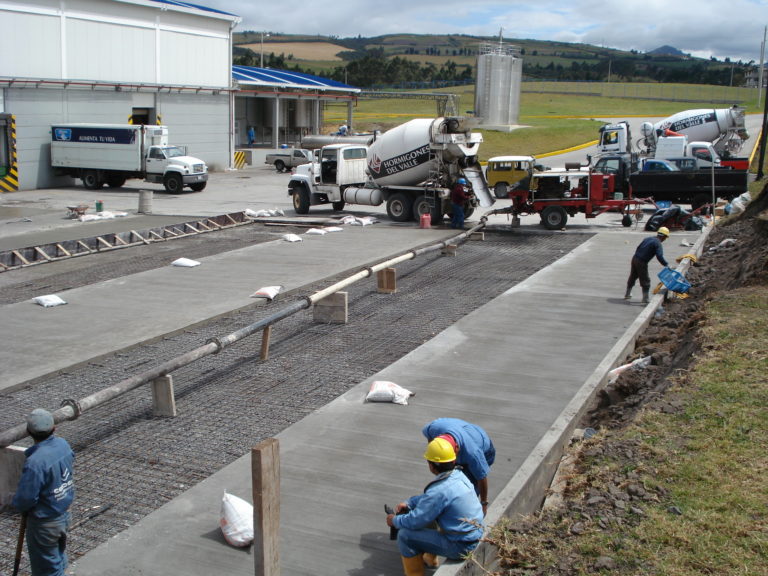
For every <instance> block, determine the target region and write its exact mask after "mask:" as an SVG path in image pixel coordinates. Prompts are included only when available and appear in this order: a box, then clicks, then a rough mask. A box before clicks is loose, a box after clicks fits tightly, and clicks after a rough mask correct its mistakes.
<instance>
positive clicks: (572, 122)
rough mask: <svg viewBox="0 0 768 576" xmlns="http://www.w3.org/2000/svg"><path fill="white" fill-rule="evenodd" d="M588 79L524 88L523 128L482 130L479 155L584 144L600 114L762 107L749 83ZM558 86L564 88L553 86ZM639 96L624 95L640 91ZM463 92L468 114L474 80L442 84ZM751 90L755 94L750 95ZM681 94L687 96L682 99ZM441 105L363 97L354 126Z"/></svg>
mask: <svg viewBox="0 0 768 576" xmlns="http://www.w3.org/2000/svg"><path fill="white" fill-rule="evenodd" d="M579 84H581V85H582V86H583V83H575V82H574V83H550V82H546V83H541V85H539V86H537V88H538V89H539V90H540V91H537V92H529V91H526V89H525V88H524V90H523V92H522V94H521V97H520V116H519V123H520V125H521V127H520V128H518V129H516V130H514V131H512V132H509V133H505V132H495V131H488V130H480V132H482V134H483V140H484V142H483V145H482V146H481V149H480V160H481V161H485V160H487V159H488V158H491V157H493V156H499V155H504V154H515V155H517V154H524V155H528V154H530V155H534V156H536V155H542V154H545V153H547V152H552V151H554V150H562V149H565V148H570V147H573V146H579V145H583V144H585V143H587V142H590V141H592V140H595V139H596V138H597V130H598V128H599V127H600V126H601V125H602V124H603V122H601V121H599V120H595V118H628V117H632V116H669V115H671V114H674V113H676V112H679V111H681V110H686V109H689V108H723V107H726V106H729V105H731V104H732V103H734V102H732V101H731V102H729V101H728V100H727V98H728V97H729V96H739V97H740V98H741V100H740V101H741V102H743V105H744V106H746V108H747V112H750V113H755V112H760V110H759V109H758V107H757V93H756V92H755V91H752V93H751V94H750V92H746V91H745V89H738V90H739V91H738V92H734V89H729V88H727V87H721V86H691V85H681V84H640V85H638V84H629V85H624V84H621V83H616V84H613V85H611V84H609V85H608V88H605V89H604V90H603V91H604V93H605V95H602V94H601V95H589V94H585V93H579V92H577V91H576V90H577V89H578V86H577V85H579ZM554 88H557V89H559V90H561V92H554V91H551V90H553V89H554ZM638 91H641V94H640V96H641V97H636V98H629V97H625V96H624V95H625V94H627V92H629V93H630V94H637V93H638ZM441 92H443V93H448V92H450V93H453V94H458V95H459V98H460V101H459V102H460V103H459V111H460V113H461V114H465V113H466V112H467V111H471V110H472V109H473V108H474V86H462V87H459V88H450V89H445V90H442V91H441ZM694 95H698V96H699V97H700V98H701V97H705V98H706V97H709V99H708V100H706V99H705V100H701V99H699V100H697V101H695V102H691V101H689V100H688V98H686V97H693V96H694ZM750 96H751V98H749V97H750ZM681 98H682V99H681ZM436 115H437V106H436V104H435V102H433V101H430V100H408V99H395V98H393V99H386V100H366V99H364V98H361V99H360V100H359V101H358V102H357V105H356V106H355V108H354V112H353V128H354V130H356V131H359V132H368V131H371V130H387V129H389V128H392V127H394V126H397V125H399V124H402V123H403V122H406V121H408V120H410V119H412V118H424V117H434V116H436ZM325 120H326V127H325V130H324V131H325V132H330V131H333V130H335V129H336V127H337V126H338V125H339V124H342V123H344V122H345V121H346V107H345V106H341V105H339V106H329V107H328V108H327V109H326V110H325Z"/></svg>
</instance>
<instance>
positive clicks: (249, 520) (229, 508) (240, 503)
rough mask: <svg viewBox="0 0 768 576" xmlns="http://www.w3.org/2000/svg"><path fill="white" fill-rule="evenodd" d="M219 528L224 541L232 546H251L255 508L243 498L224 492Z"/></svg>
mask: <svg viewBox="0 0 768 576" xmlns="http://www.w3.org/2000/svg"><path fill="white" fill-rule="evenodd" d="M219 526H220V527H221V532H222V533H223V534H224V539H225V540H226V541H227V542H228V543H229V544H231V545H232V546H237V547H239V548H242V547H244V546H250V544H251V542H253V506H251V505H250V504H249V503H248V502H246V501H245V500H243V499H242V498H238V497H237V496H233V495H232V494H227V493H226V492H224V497H223V498H222V499H221V515H220V517H219Z"/></svg>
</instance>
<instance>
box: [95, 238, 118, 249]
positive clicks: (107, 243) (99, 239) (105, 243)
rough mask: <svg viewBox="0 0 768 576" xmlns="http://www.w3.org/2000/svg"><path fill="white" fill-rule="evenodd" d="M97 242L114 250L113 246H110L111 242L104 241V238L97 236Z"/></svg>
mask: <svg viewBox="0 0 768 576" xmlns="http://www.w3.org/2000/svg"><path fill="white" fill-rule="evenodd" d="M96 241H97V242H99V243H100V244H103V245H104V246H106V247H107V248H114V246H112V244H110V243H109V242H107V241H106V240H104V238H102V237H101V236H96Z"/></svg>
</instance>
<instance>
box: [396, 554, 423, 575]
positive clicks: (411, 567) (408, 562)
mask: <svg viewBox="0 0 768 576" xmlns="http://www.w3.org/2000/svg"><path fill="white" fill-rule="evenodd" d="M400 558H401V559H402V561H403V570H405V576H424V560H423V559H422V558H421V554H419V555H418V556H411V557H410V558H407V557H405V556H401V557H400Z"/></svg>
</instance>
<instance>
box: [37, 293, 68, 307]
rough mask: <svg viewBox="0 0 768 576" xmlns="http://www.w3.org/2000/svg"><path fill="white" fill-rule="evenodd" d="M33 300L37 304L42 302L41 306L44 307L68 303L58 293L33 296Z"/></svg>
mask: <svg viewBox="0 0 768 576" xmlns="http://www.w3.org/2000/svg"><path fill="white" fill-rule="evenodd" d="M32 301H33V302H34V303H35V304H40V306H42V307H44V308H50V307H52V306H61V305H62V304H66V302H65V301H64V300H63V299H62V298H61V297H59V296H57V295H56V294H46V295H45V296H37V297H35V298H32Z"/></svg>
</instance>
